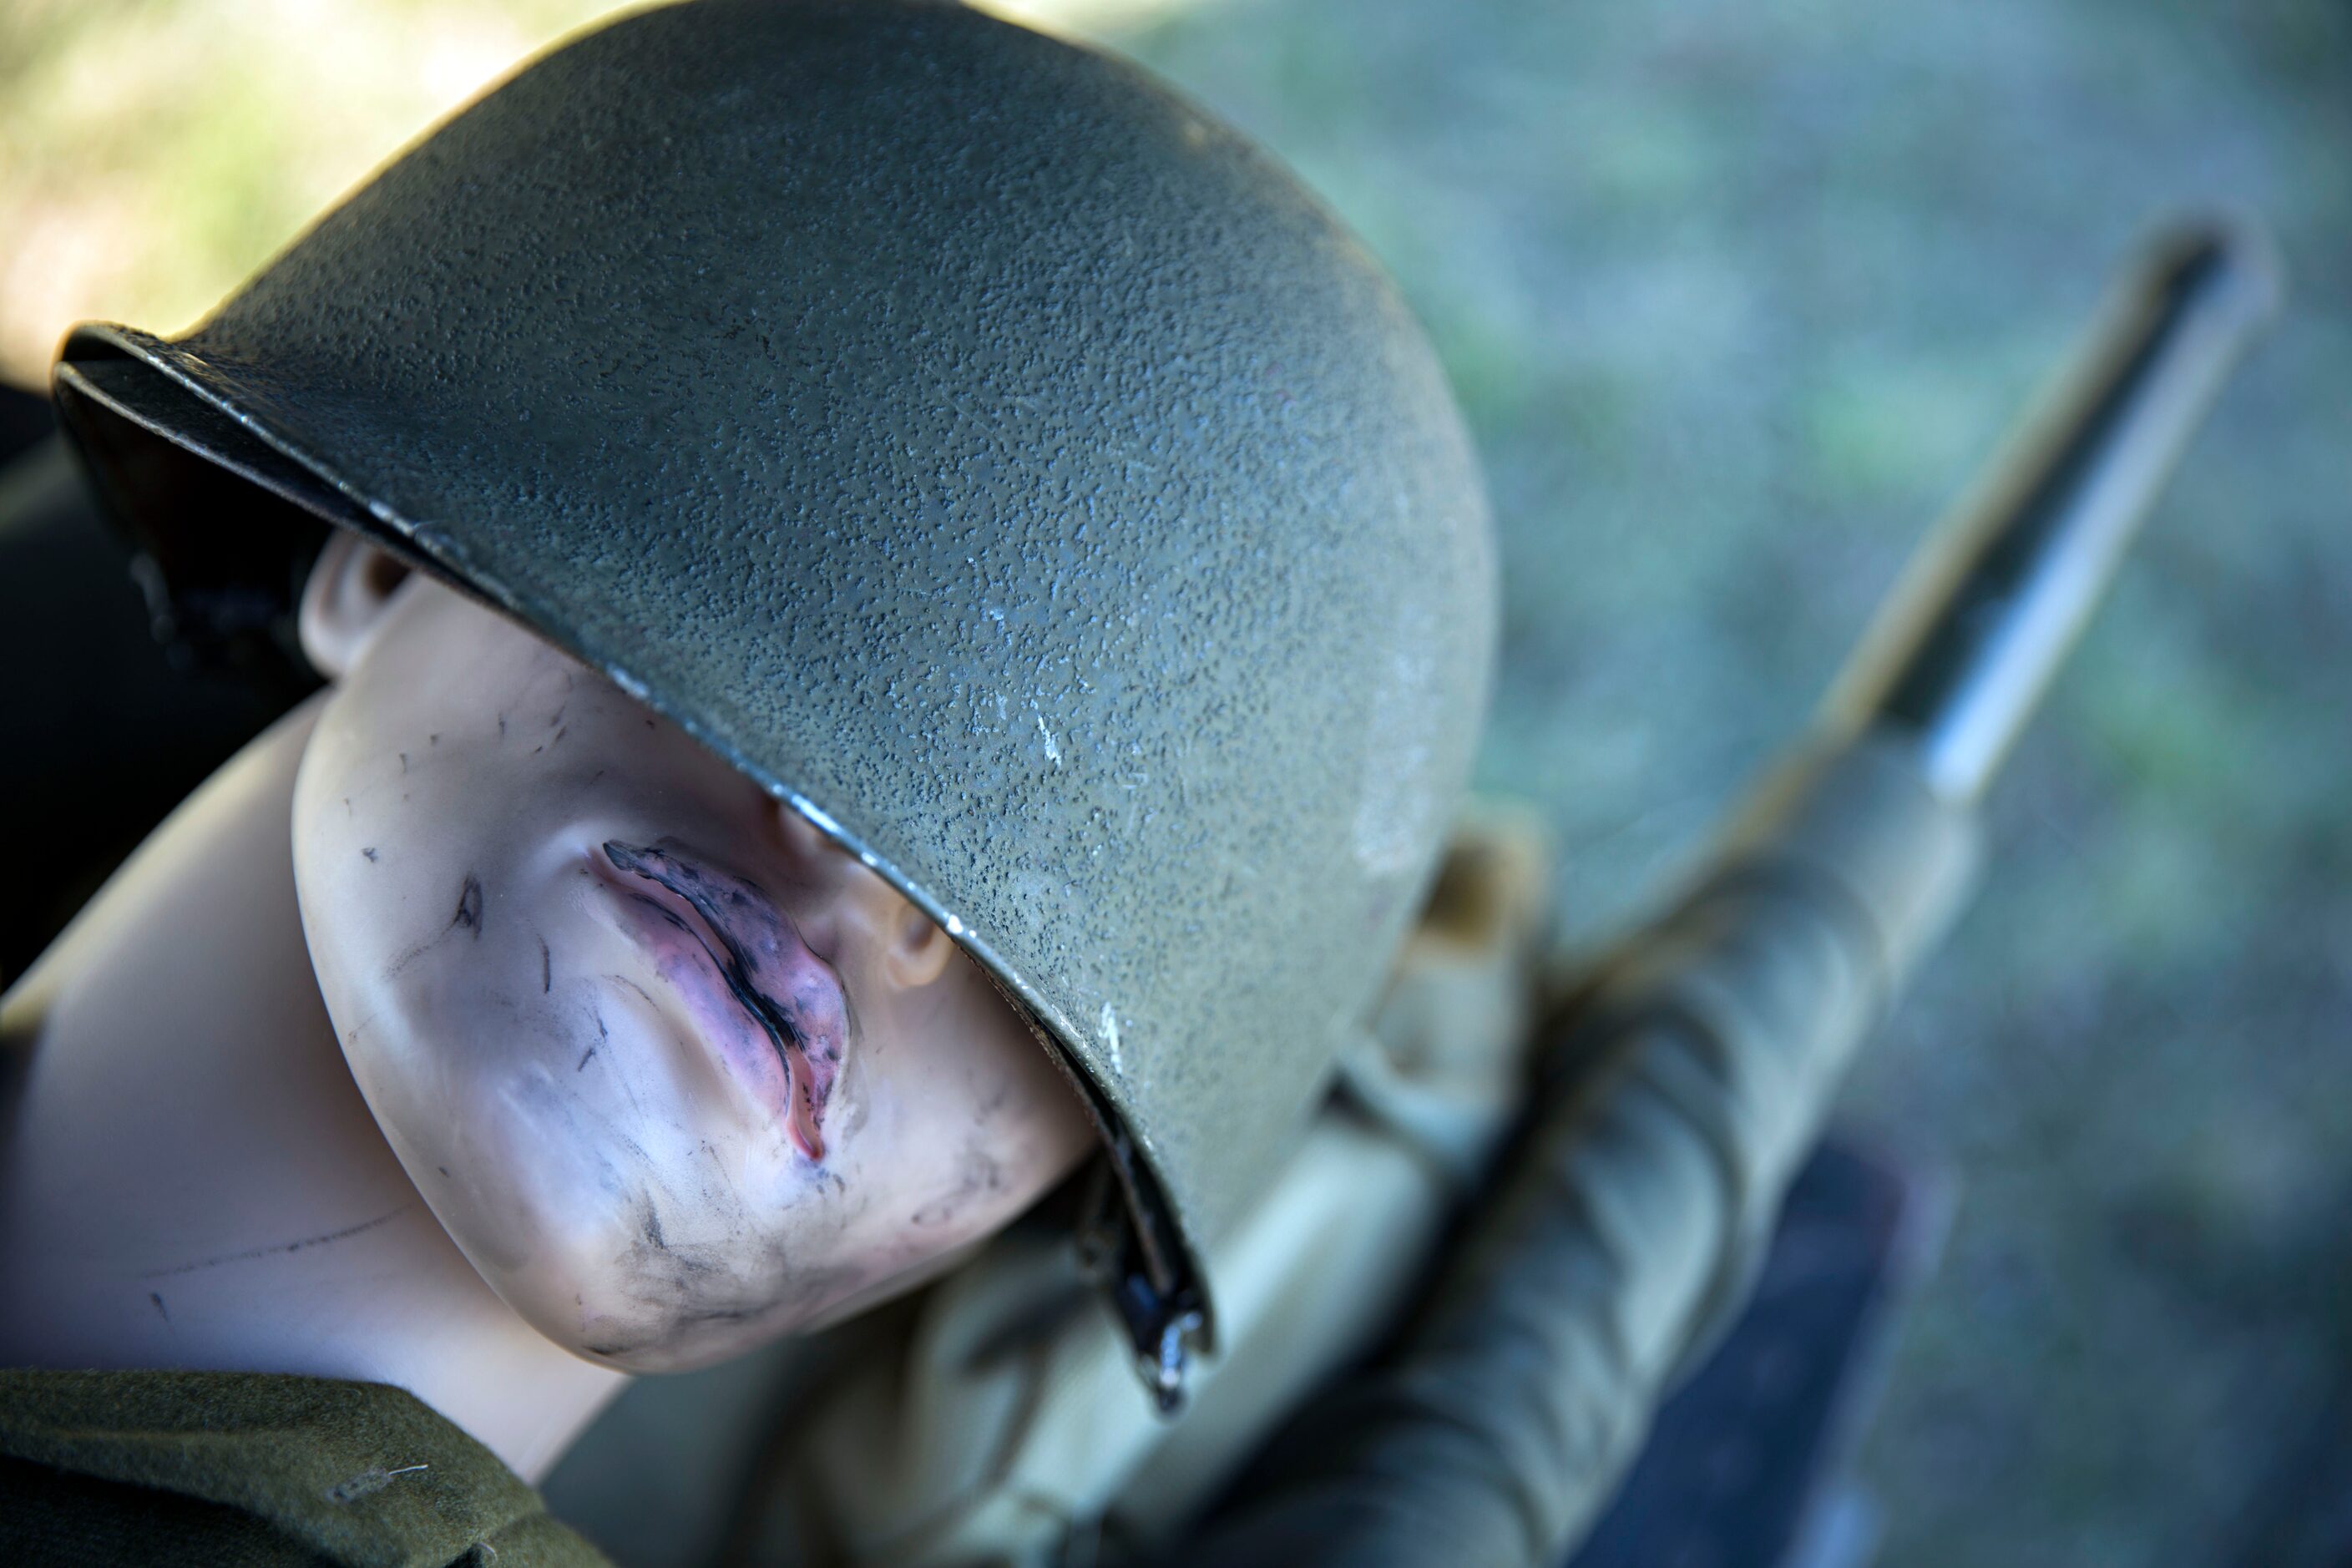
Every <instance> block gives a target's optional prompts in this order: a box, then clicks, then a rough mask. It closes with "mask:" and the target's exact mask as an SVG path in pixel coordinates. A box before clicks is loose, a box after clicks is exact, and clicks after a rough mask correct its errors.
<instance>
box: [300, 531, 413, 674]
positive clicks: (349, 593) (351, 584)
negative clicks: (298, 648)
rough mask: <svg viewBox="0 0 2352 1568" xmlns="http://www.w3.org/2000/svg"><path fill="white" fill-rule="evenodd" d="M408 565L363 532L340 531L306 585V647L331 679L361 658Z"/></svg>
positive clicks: (303, 615) (303, 610)
mask: <svg viewBox="0 0 2352 1568" xmlns="http://www.w3.org/2000/svg"><path fill="white" fill-rule="evenodd" d="M408 575H409V573H408V568H407V567H406V566H404V565H403V564H402V563H400V562H398V561H396V560H394V558H393V557H392V556H390V555H388V554H386V553H385V552H383V551H382V550H380V549H378V548H377V547H376V546H374V545H373V544H370V543H369V542H367V541H366V540H364V539H362V538H361V537H360V536H359V535H358V534H356V533H352V532H350V531H347V530H344V529H337V530H336V531H334V532H333V533H332V534H331V535H330V536H329V538H328V540H327V547H326V548H325V549H324V550H321V551H320V552H319V559H318V562H317V563H316V564H314V565H313V566H312V567H311V568H310V581H309V582H308V583H306V584H303V586H302V608H301V612H300V616H299V621H298V626H299V631H300V633H301V637H302V651H303V653H304V654H305V655H307V656H308V657H309V658H310V662H311V664H312V665H314V666H316V667H317V668H318V671H319V673H320V674H321V675H323V676H325V677H327V679H330V680H332V679H338V678H339V677H341V676H342V675H345V674H347V673H348V672H349V671H350V669H351V668H352V665H353V664H354V663H356V662H357V661H358V659H359V657H360V653H361V651H362V649H364V648H365V647H367V645H368V642H369V640H370V639H371V638H373V637H374V636H375V633H376V628H377V627H378V626H382V625H383V613H384V611H385V609H386V608H388V607H389V606H390V605H391V604H392V601H393V597H394V595H395V594H397V593H398V592H399V590H400V585H401V584H403V583H404V582H406V581H407V580H408Z"/></svg>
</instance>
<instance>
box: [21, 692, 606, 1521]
mask: <svg viewBox="0 0 2352 1568" xmlns="http://www.w3.org/2000/svg"><path fill="white" fill-rule="evenodd" d="M314 715H315V705H306V706H305V707H304V708H302V709H299V710H297V711H296V712H295V713H293V714H292V715H289V717H288V718H287V719H285V720H283V721H280V722H279V723H278V725H277V726H276V727H275V728H273V729H272V730H270V731H268V733H267V734H265V735H263V736H262V737H261V738H260V739H259V740H257V741H256V742H254V743H253V744H252V745H250V746H248V747H247V748H246V750H245V751H244V752H241V753H239V754H238V756H237V757H236V759H235V760H234V761H233V762H231V763H229V764H228V765H227V766H226V767H225V768H223V769H222V770H221V771H220V772H219V773H216V774H215V775H214V777H213V778H212V779H211V781H210V782H208V783H207V784H205V787H204V788H203V789H202V790H200V791H198V792H197V793H196V794H195V795H193V796H191V797H190V798H189V800H188V802H187V803H186V804H185V805H183V806H182V807H181V808H180V810H179V811H178V812H177V813H175V814H174V815H173V817H172V818H171V820H170V821H168V822H166V823H165V824H164V825H163V827H161V828H160V829H158V830H157V831H156V833H155V835H154V836H153V837H152V838H150V839H149V840H148V841H147V843H146V844H145V845H144V846H142V847H141V849H140V851H139V853H138V854H137V855H136V856H135V857H133V858H132V859H131V862H130V864H129V865H127V866H126V867H125V868H123V869H122V871H121V872H120V873H119V874H118V875H117V876H116V877H115V878H114V879H113V880H112V881H110V883H108V884H107V886H106V888H105V889H104V890H102V891H101V892H100V894H99V896H98V897H97V898H96V899H95V900H92V902H91V904H90V907H89V909H88V910H85V911H84V912H83V913H82V915H81V917H80V918H79V920H77V921H75V923H74V925H73V927H72V928H71V929H70V930H68V931H67V932H66V934H65V935H64V936H62V937H60V938H59V939H58V942H57V943H56V945H55V946H53V947H52V948H51V949H50V950H49V951H48V952H47V953H45V954H44V955H43V956H42V959H41V961H40V963H37V965H35V966H34V968H33V969H32V970H31V971H30V972H29V973H26V976H25V978H24V980H23V981H22V983H20V984H18V985H16V987H15V988H14V989H12V990H11V991H9V993H8V994H7V995H6V996H5V999H0V1362H5V1363H9V1364H14V1365H33V1366H56V1367H67V1366H73V1367H109V1368H127V1367H184V1368H196V1369H211V1370H237V1371H252V1372H283V1373H307V1374H310V1375H313V1376H322V1377H339V1378H352V1379H359V1380H362V1381H366V1382H374V1383H389V1384H396V1385H398V1386H400V1387H403V1388H405V1389H407V1390H408V1391H410V1392H411V1393H413V1394H416V1395H417V1396H418V1397H419V1398H421V1399H423V1400H424V1401H425V1403H426V1404H427V1405H432V1406H433V1407H434V1408H435V1409H436V1410H438V1411H439V1412H440V1413H441V1414H442V1415H446V1416H447V1417H448V1418H449V1419H451V1420H452V1421H454V1422H456V1423H457V1425H458V1426H461V1427H464V1428H465V1429H466V1430H467V1432H469V1433H470V1434H472V1435H473V1436H475V1437H476V1438H477V1439H478V1440H479V1441H481V1442H482V1443H484V1444H485V1445H486V1446H488V1447H489V1448H490V1449H491V1450H492V1451H493V1452H495V1453H497V1454H498V1455H499V1458H503V1459H504V1460H505V1461H506V1462H507V1463H508V1464H509V1466H511V1467H512V1468H514V1469H515V1470H516V1471H518V1472H519V1473H520V1474H521V1475H522V1476H523V1477H524V1478H525V1479H530V1480H534V1481H535V1480H536V1479H538V1478H539V1476H540V1475H541V1474H542V1473H543V1472H544V1471H545V1470H546V1469H547V1468H549V1467H550V1466H551V1465H552V1464H553V1463H554V1462H555V1460H556V1459H557V1458H559V1457H561V1455H562V1452H563V1450H564V1448H565V1447H568V1446H569V1445H570V1443H571V1441H572V1438H573V1437H574V1436H576V1435H577V1434H578V1433H579V1431H580V1429H581V1428H582V1427H583V1426H585V1425H586V1424H587V1422H588V1420H589V1419H590V1418H591V1417H592V1416H593V1415H595V1413H596V1411H597V1409H598V1408H599V1407H600V1406H601V1405H603V1404H604V1401H605V1400H606V1399H607V1398H609V1397H610V1396H611V1395H612V1394H614V1392H615V1391H617V1389H618V1388H619V1386H620V1384H621V1383H622V1382H623V1381H624V1380H623V1378H622V1377H621V1376H620V1374H618V1373H613V1372H610V1371H607V1370H605V1369H604V1368H601V1367H597V1366H593V1365H591V1364H590V1363H585V1362H583V1361H579V1360H576V1359H575V1358H573V1357H572V1356H571V1355H569V1354H568V1353H566V1352H563V1351H561V1350H559V1349H557V1348H556V1347H555V1346H554V1345H552V1344H551V1343H549V1342H547V1341H546V1340H544V1339H542V1338H541V1337H540V1336H539V1334H537V1333H536V1332H535V1331H532V1330H531V1329H530V1327H529V1326H528V1325H526V1324H525V1323H523V1321H521V1320H520V1318H518V1317H516V1316H515V1314H514V1313H513V1312H512V1311H511V1310H509V1309H508V1307H507V1306H506V1304H505V1303H504V1302H503V1301H501V1300H499V1299H498V1297H497V1296H496V1295H494V1294H493V1293H492V1292H491V1291H490V1289H488V1287H487V1286H486V1285H484V1284H483V1283H482V1280H481V1277H480V1276H479V1275H478V1274H477V1273H476V1272H475V1271H474V1268H473V1267H472V1265H470V1264H468V1263H467V1261H466V1259H465V1257H464V1256H463V1255H462V1254H461V1253H459V1252H458V1250H457V1247H455V1246H454V1245H453V1244H452V1243H451V1242H450V1240H449V1238H448V1236H447V1235H446V1233H445V1232H444V1231H443V1230H442V1228H441V1226H439V1224H438V1223H436V1221H435V1219H434V1217H433V1214H432V1211H431V1210H430V1209H428V1208H427V1207H426V1206H425V1203H424V1201H423V1199H422V1198H420V1197H419V1196H418V1194H417V1192H416V1189H415V1186H414V1185H413V1184H411V1183H410V1182H409V1180H408V1176H407V1173H405V1172H404V1171H403V1170H402V1169H401V1166H400V1163H399V1162H398V1160H396V1159H395V1158H394V1155H393V1153H392V1151H391V1149H390V1148H389V1147H388V1146H387V1145H386V1143H385V1142H384V1140H383V1134H382V1132H381V1131H378V1130H377V1127H376V1124H375V1121H374V1118H373V1117H372V1116H370V1115H369V1113H368V1109H367V1105H366V1103H365V1101H363V1100H362V1099H361V1097H360V1093H359V1090H358V1089H357V1088H356V1086H354V1085H353V1083H352V1077H351V1072H350V1069H349V1068H346V1067H345V1065H344V1063H343V1057H342V1052H341V1048H340V1047H338V1046H337V1044H336V1040H335V1034H334V1026H333V1025H332V1024H331V1023H330V1022H329V1020H328V1017H327V1014H326V1009H325V1007H324V1005H322V1004H321V1003H320V1000H319V994H318V987H317V984H316V983H315V982H314V980H313V979H312V976H311V973H310V958H309V954H308V952H307V951H306V949H305V947H304V945H303V940H302V928H301V921H300V917H299V912H298V910H297V908H296V905H295V899H294V871H293V861H292V852H291V849H290V847H289V833H288V817H289V803H290V800H291V796H292V791H293V783H294V772H295V768H296V765H297V764H298V763H299V761H300V759H301V753H302V747H303V743H304V742H305V741H306V740H307V739H308V737H309V734H310V724H311V721H312V719H313V717H314Z"/></svg>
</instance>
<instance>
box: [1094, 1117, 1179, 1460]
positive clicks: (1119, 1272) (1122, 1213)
mask: <svg viewBox="0 0 2352 1568" xmlns="http://www.w3.org/2000/svg"><path fill="white" fill-rule="evenodd" d="M1117 1142H1118V1143H1121V1144H1123V1143H1125V1142H1126V1140H1125V1138H1124V1137H1120V1138H1118V1140H1117ZM1121 1152H1122V1151H1118V1150H1112V1151H1108V1158H1106V1159H1104V1160H1102V1161H1101V1162H1099V1163H1097V1166H1096V1167H1095V1174H1094V1178H1093V1181H1092V1183H1091V1184H1090V1187H1089V1190H1088V1192H1087V1202H1086V1206H1085V1209H1084V1211H1083V1212H1084V1218H1083V1219H1082V1220H1081V1221H1080V1223H1079V1226H1078V1237H1077V1244H1078V1260H1079V1262H1080V1264H1081V1265H1082V1266H1083V1267H1084V1268H1086V1270H1087V1275H1088V1276H1089V1277H1090V1278H1091V1279H1094V1280H1095V1281H1096V1283H1097V1284H1098V1285H1100V1286H1101V1287H1102V1289H1103V1292H1104V1294H1105V1295H1107V1296H1108V1298H1109V1299H1110V1304H1111V1307H1112V1309H1113V1310H1116V1311H1117V1312H1118V1318H1119V1321H1120V1323H1121V1324H1123V1325H1124V1326H1125V1327H1126V1329H1127V1333H1128V1339H1129V1342H1130V1343H1131V1344H1132V1345H1133V1347H1134V1350H1135V1368H1136V1371H1137V1373H1139V1375H1140V1376H1141V1377H1142V1379H1143V1385H1144V1388H1145V1389H1146V1390H1147V1391H1148V1392H1149V1393H1150V1395H1151V1398H1152V1402H1153V1403H1154V1404H1155V1405H1158V1406H1159V1409H1160V1414H1161V1415H1175V1414H1176V1413H1177V1412H1178V1411H1180V1410H1181V1409H1183V1408H1184V1399H1185V1394H1186V1386H1185V1384H1186V1379H1187V1377H1188V1376H1189V1375H1190V1373H1191V1372H1192V1356H1193V1354H1194V1353H1195V1352H1205V1351H1206V1350H1207V1349H1208V1345H1207V1338H1208V1314H1207V1312H1206V1310H1204V1309H1203V1307H1202V1293H1201V1290H1200V1289H1199V1286H1198V1283H1197V1282H1196V1281H1195V1280H1194V1279H1192V1276H1191V1273H1190V1271H1189V1270H1184V1269H1181V1268H1178V1269H1177V1270H1176V1271H1174V1272H1172V1273H1171V1274H1169V1275H1165V1276H1162V1275H1160V1274H1159V1273H1158V1272H1157V1271H1155V1270H1154V1269H1153V1268H1151V1267H1150V1261H1151V1258H1150V1255H1151V1253H1152V1252H1153V1250H1154V1248H1152V1247H1150V1244H1149V1240H1148V1232H1149V1230H1150V1227H1151V1226H1152V1225H1153V1218H1152V1215H1151V1213H1150V1209H1149V1208H1148V1207H1147V1206H1145V1205H1144V1204H1141V1203H1138V1202H1136V1201H1135V1200H1134V1199H1132V1198H1131V1197H1129V1193H1128V1190H1127V1189H1128V1177H1129V1174H1133V1175H1141V1176H1143V1177H1144V1178H1145V1180H1146V1181H1149V1179H1150V1177H1149V1173H1146V1172H1144V1171H1142V1170H1141V1169H1140V1168H1139V1167H1137V1166H1134V1165H1133V1164H1132V1159H1131V1154H1130V1155H1129V1160H1128V1161H1126V1162H1122V1160H1121V1157H1120V1155H1121ZM1160 1239H1161V1242H1162V1245H1161V1247H1160V1248H1159V1249H1158V1250H1159V1251H1160V1253H1161V1255H1162V1260H1163V1262H1164V1261H1165V1260H1166V1258H1167V1254H1168V1253H1169V1251H1170V1250H1171V1249H1169V1248H1167V1247H1166V1246H1165V1237H1161V1238H1160Z"/></svg>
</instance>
